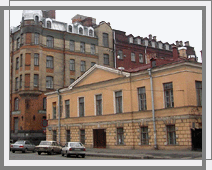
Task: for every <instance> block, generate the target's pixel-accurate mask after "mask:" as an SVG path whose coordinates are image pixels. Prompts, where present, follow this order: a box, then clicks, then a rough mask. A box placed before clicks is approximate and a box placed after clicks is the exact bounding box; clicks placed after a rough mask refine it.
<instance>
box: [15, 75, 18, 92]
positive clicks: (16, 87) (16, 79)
mask: <svg viewBox="0 0 212 170" xmlns="http://www.w3.org/2000/svg"><path fill="white" fill-rule="evenodd" d="M15 90H18V77H16V78H15Z"/></svg>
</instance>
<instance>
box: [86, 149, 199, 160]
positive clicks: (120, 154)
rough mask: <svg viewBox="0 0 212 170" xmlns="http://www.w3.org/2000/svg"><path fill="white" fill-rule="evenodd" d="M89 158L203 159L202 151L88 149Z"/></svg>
mask: <svg viewBox="0 0 212 170" xmlns="http://www.w3.org/2000/svg"><path fill="white" fill-rule="evenodd" d="M86 155H87V156H98V157H113V158H128V159H200V160H201V159H202V152H201V151H174V150H129V149H127V150H125V149H102V148H87V149H86Z"/></svg>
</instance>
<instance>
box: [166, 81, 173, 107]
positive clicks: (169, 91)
mask: <svg viewBox="0 0 212 170" xmlns="http://www.w3.org/2000/svg"><path fill="white" fill-rule="evenodd" d="M166 85H167V86H168V85H171V88H166V87H165V86H166ZM163 91H164V107H165V108H173V107H174V92H173V83H172V82H169V83H163ZM167 92H168V95H167ZM167 98H169V103H168V102H167ZM168 104H169V105H168Z"/></svg>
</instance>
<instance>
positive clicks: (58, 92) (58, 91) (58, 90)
mask: <svg viewBox="0 0 212 170" xmlns="http://www.w3.org/2000/svg"><path fill="white" fill-rule="evenodd" d="M60 89H61V88H60ZM60 89H57V94H58V144H59V145H60V103H61V101H60V100H61V98H60V97H61V96H60Z"/></svg>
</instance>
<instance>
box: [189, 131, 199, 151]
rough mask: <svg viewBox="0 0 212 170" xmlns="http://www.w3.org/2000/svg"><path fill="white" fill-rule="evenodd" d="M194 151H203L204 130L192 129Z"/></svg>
mask: <svg viewBox="0 0 212 170" xmlns="http://www.w3.org/2000/svg"><path fill="white" fill-rule="evenodd" d="M191 137H192V150H202V129H191Z"/></svg>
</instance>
